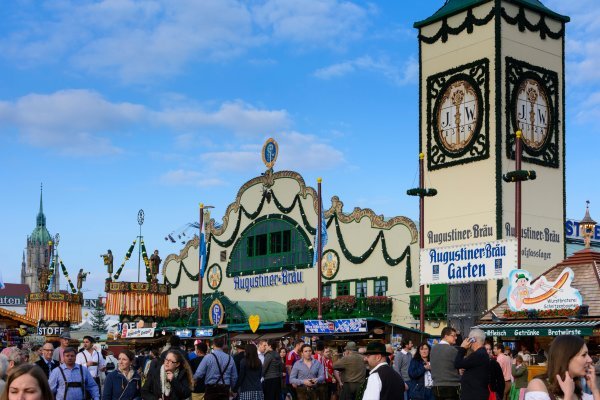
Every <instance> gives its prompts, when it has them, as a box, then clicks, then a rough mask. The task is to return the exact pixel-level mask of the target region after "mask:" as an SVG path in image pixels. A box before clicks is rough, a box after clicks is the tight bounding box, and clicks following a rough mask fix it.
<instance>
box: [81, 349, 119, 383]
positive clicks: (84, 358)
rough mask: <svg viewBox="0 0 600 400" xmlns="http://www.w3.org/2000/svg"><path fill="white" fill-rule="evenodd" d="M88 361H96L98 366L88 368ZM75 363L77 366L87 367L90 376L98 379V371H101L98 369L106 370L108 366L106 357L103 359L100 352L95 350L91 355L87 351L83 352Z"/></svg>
mask: <svg viewBox="0 0 600 400" xmlns="http://www.w3.org/2000/svg"><path fill="white" fill-rule="evenodd" d="M88 361H95V362H97V363H98V365H92V366H89V367H88V366H87V362H88ZM75 362H76V363H77V364H81V365H85V366H86V367H87V369H88V370H89V371H90V375H92V378H97V377H98V371H99V370H98V367H100V368H104V367H105V366H106V363H105V362H104V357H102V354H100V352H98V351H96V350H93V349H92V353H91V354H90V352H89V351H87V350H83V351H82V352H80V353H77V357H76V358H75ZM115 367H116V365H115Z"/></svg>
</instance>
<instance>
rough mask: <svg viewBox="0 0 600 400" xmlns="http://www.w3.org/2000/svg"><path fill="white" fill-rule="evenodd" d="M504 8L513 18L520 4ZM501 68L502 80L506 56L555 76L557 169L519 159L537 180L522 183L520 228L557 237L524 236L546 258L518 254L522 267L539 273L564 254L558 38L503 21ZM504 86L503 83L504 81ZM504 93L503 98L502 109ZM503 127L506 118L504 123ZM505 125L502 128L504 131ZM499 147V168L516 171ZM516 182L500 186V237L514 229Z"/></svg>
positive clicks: (529, 15)
mask: <svg viewBox="0 0 600 400" xmlns="http://www.w3.org/2000/svg"><path fill="white" fill-rule="evenodd" d="M503 6H504V7H505V9H506V12H507V13H508V14H509V15H511V16H514V15H516V14H517V12H518V8H517V7H515V6H514V5H512V4H508V3H503ZM525 14H526V16H527V19H528V20H529V21H531V22H532V23H534V24H535V23H537V22H538V20H539V18H540V17H539V15H537V14H536V13H533V12H527V11H526V13H525ZM546 23H547V24H548V26H549V28H550V29H551V30H552V31H553V32H557V31H559V30H560V28H561V26H560V23H558V22H556V21H552V20H550V19H548V18H546ZM502 53H503V54H502V56H503V57H502V68H503V74H502V75H503V78H505V72H506V71H504V68H505V67H506V64H505V60H504V57H505V56H510V57H512V58H515V59H517V60H520V61H525V62H527V63H529V64H532V65H535V66H538V67H542V68H545V69H548V70H551V71H554V72H556V73H557V74H558V79H559V86H558V98H559V101H558V113H559V116H558V121H559V123H558V134H559V139H558V143H559V150H558V154H559V168H549V167H543V166H540V165H536V164H531V163H527V162H523V163H522V166H521V168H522V169H526V170H535V171H536V173H537V179H536V180H534V181H529V182H524V183H522V185H521V188H522V189H521V193H522V199H523V200H522V222H521V225H522V228H527V227H531V228H533V229H534V230H539V231H545V230H546V229H548V230H549V232H550V233H556V234H558V235H559V236H560V241H559V242H549V241H546V240H532V239H523V240H522V242H521V243H522V244H521V248H522V250H527V249H530V250H533V251H536V252H537V251H538V250H539V251H540V253H544V254H545V255H549V257H548V256H545V257H544V258H541V257H535V256H528V254H522V257H521V263H522V268H524V269H526V270H528V271H530V272H531V273H532V274H533V275H534V276H538V275H540V274H541V273H542V272H544V271H545V270H547V269H548V268H550V267H551V266H553V265H555V264H557V263H559V262H560V261H562V260H563V259H564V257H565V254H564V214H563V210H564V206H565V204H564V197H563V195H564V185H563V174H564V170H563V167H562V165H563V164H562V162H563V156H564V154H563V148H562V142H563V141H562V137H563V135H564V132H563V127H562V121H563V120H564V110H563V101H562V99H563V96H564V93H563V92H562V81H563V65H562V63H563V54H562V39H558V40H555V39H551V38H549V37H547V38H546V39H545V40H542V39H540V35H539V32H529V31H525V32H520V31H519V29H518V27H517V26H511V25H508V24H503V25H502ZM502 87H503V88H504V87H505V80H504V79H503V82H502ZM504 100H505V99H504V96H503V97H502V101H503V109H504ZM502 123H503V128H504V127H505V126H506V122H505V121H503V122H502ZM504 130H505V129H503V131H504ZM502 143H503V148H502V172H503V173H506V172H508V171H512V170H514V169H515V161H514V160H509V159H508V158H507V157H506V142H505V141H504V140H503V142H502ZM514 198H515V185H514V184H503V185H502V201H503V204H504V207H503V218H502V219H503V222H504V226H503V227H502V234H503V237H507V226H506V225H507V224H510V226H511V227H512V228H513V229H514V222H515V200H514Z"/></svg>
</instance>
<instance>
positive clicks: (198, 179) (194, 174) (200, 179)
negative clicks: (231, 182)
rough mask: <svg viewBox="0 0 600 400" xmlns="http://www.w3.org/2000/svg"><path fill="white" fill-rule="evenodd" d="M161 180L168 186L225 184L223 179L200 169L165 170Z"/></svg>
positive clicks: (213, 185) (212, 185)
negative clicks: (213, 176)
mask: <svg viewBox="0 0 600 400" xmlns="http://www.w3.org/2000/svg"><path fill="white" fill-rule="evenodd" d="M159 181H160V183H162V184H163V185H168V186H180V185H185V186H195V187H215V186H222V185H225V182H224V181H222V180H221V179H218V178H212V177H208V176H207V175H206V174H203V173H201V172H199V171H190V170H184V169H177V170H172V171H168V172H165V173H164V174H162V175H161V176H160V178H159Z"/></svg>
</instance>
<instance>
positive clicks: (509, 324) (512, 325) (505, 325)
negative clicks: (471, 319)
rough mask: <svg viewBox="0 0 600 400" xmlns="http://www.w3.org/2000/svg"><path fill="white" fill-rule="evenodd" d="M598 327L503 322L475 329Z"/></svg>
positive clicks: (586, 323) (587, 323)
mask: <svg viewBox="0 0 600 400" xmlns="http://www.w3.org/2000/svg"><path fill="white" fill-rule="evenodd" d="M596 325H600V321H553V322H503V323H495V324H481V325H478V326H476V327H475V328H479V329H492V328H494V329H497V328H500V327H502V328H519V329H526V328H576V327H594V326H596Z"/></svg>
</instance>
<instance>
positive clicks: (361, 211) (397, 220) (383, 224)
mask: <svg viewBox="0 0 600 400" xmlns="http://www.w3.org/2000/svg"><path fill="white" fill-rule="evenodd" d="M343 207H344V203H343V202H342V201H341V200H340V199H339V197H337V196H333V197H332V198H331V208H330V209H329V210H327V211H325V218H329V217H330V216H331V215H332V214H333V213H334V212H335V213H336V214H337V216H338V220H339V221H340V222H343V223H345V224H348V223H350V222H360V220H361V219H363V218H365V217H366V218H369V220H370V221H371V227H372V228H377V229H386V230H389V229H391V228H392V227H394V226H396V225H404V226H405V227H406V228H407V229H408V230H409V231H410V236H411V244H413V243H416V242H417V241H418V240H419V232H418V231H417V226H416V225H415V223H414V222H413V220H411V219H410V218H407V217H402V216H398V217H394V218H390V219H389V220H387V221H386V220H385V217H384V216H383V214H381V215H377V214H375V212H374V211H373V210H372V209H370V208H359V207H355V208H354V210H352V212H351V213H350V214H344V212H343V210H342V208H343Z"/></svg>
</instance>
